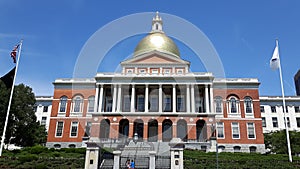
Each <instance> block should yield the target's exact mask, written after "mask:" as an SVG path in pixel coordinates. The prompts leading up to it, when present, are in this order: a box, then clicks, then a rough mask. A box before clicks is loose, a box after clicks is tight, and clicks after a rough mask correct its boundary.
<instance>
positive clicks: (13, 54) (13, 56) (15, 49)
mask: <svg viewBox="0 0 300 169" xmlns="http://www.w3.org/2000/svg"><path fill="white" fill-rule="evenodd" d="M19 45H20V44H18V45H16V46H15V47H14V49H13V50H12V51H11V52H10V56H11V57H12V58H13V60H14V63H16V61H17V59H16V58H17V50H18V48H19Z"/></svg>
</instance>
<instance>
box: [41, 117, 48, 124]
mask: <svg viewBox="0 0 300 169" xmlns="http://www.w3.org/2000/svg"><path fill="white" fill-rule="evenodd" d="M46 122H47V117H42V120H41V125H46Z"/></svg>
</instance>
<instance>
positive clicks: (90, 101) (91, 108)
mask: <svg viewBox="0 0 300 169" xmlns="http://www.w3.org/2000/svg"><path fill="white" fill-rule="evenodd" d="M88 105H89V106H88V112H93V111H94V106H95V99H94V98H93V99H89V102H88Z"/></svg>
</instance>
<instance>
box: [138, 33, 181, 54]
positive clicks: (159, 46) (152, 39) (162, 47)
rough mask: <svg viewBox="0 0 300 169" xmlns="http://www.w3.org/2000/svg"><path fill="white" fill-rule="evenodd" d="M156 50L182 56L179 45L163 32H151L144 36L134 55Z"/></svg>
mask: <svg viewBox="0 0 300 169" xmlns="http://www.w3.org/2000/svg"><path fill="white" fill-rule="evenodd" d="M154 50H157V51H160V52H164V53H168V54H171V55H174V56H176V57H178V58H180V53H179V50H178V47H177V45H176V44H175V43H174V41H173V40H172V39H171V38H169V37H168V36H166V35H165V34H164V33H162V32H153V33H149V35H147V36H146V37H145V38H143V39H142V40H141V41H140V42H139V44H138V45H137V46H136V48H135V50H134V57H136V56H138V55H140V54H143V53H146V52H150V51H154Z"/></svg>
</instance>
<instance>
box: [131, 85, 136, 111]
mask: <svg viewBox="0 0 300 169" xmlns="http://www.w3.org/2000/svg"><path fill="white" fill-rule="evenodd" d="M131 86H132V88H131V102H130V111H131V112H134V111H135V110H134V101H135V97H134V96H135V86H134V84H132V85H131Z"/></svg>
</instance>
